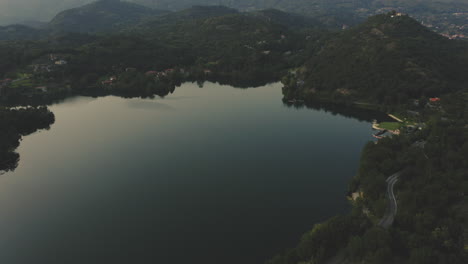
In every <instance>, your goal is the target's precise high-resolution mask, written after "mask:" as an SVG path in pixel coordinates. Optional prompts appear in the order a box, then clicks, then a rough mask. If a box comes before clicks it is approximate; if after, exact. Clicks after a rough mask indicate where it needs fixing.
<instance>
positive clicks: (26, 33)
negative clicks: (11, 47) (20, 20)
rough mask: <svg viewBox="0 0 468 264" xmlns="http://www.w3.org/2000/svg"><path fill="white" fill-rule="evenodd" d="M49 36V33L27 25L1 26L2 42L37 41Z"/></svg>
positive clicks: (0, 38) (0, 36)
mask: <svg viewBox="0 0 468 264" xmlns="http://www.w3.org/2000/svg"><path fill="white" fill-rule="evenodd" d="M46 35H47V31H45V30H39V29H35V28H32V27H28V26H25V25H18V24H16V25H9V26H5V27H1V26H0V40H36V39H39V38H42V37H44V36H46Z"/></svg>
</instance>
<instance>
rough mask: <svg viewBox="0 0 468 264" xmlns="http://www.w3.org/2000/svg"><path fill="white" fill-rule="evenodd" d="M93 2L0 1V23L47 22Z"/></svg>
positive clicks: (52, 0)
mask: <svg viewBox="0 0 468 264" xmlns="http://www.w3.org/2000/svg"><path fill="white" fill-rule="evenodd" d="M89 2H93V0H0V23H8V22H15V21H16V22H19V21H21V20H30V19H34V20H40V21H48V20H50V19H51V18H52V17H53V16H54V15H55V14H57V13H58V12H60V11H62V10H64V9H67V8H71V7H76V6H80V5H83V4H86V3H89Z"/></svg>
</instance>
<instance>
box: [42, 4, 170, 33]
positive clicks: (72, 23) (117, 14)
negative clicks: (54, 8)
mask: <svg viewBox="0 0 468 264" xmlns="http://www.w3.org/2000/svg"><path fill="white" fill-rule="evenodd" d="M165 13H167V11H162V10H155V9H151V8H148V7H144V6H140V5H137V4H133V3H128V2H121V1H120V0H100V1H97V2H94V3H91V4H88V5H84V6H82V7H79V8H74V9H70V10H66V11H63V12H61V13H59V14H58V15H57V16H55V17H54V19H52V21H51V22H50V23H49V27H50V28H51V29H52V30H54V31H69V32H82V33H97V32H109V31H118V30H120V29H122V28H124V27H127V26H130V25H133V24H137V23H139V22H141V21H142V20H143V19H145V18H148V17H152V16H157V15H161V14H165Z"/></svg>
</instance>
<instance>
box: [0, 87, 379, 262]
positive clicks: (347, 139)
mask: <svg viewBox="0 0 468 264" xmlns="http://www.w3.org/2000/svg"><path fill="white" fill-rule="evenodd" d="M281 97H282V95H281V85H280V84H273V85H268V86H265V87H260V88H255V89H247V90H242V89H235V88H232V87H229V86H219V85H216V84H211V83H207V84H206V85H205V87H204V88H202V89H200V88H198V87H197V86H196V85H195V84H184V85H183V86H182V87H180V88H177V89H176V91H175V93H174V94H173V95H170V96H168V97H167V98H165V99H154V100H150V99H122V98H118V97H112V96H110V97H104V98H97V99H93V98H87V97H77V98H72V99H69V100H67V101H65V102H62V103H60V104H56V105H52V106H51V107H50V108H51V110H52V111H53V112H54V113H55V115H56V122H55V124H54V125H53V126H52V128H51V129H50V130H49V131H40V132H38V133H35V134H33V135H30V136H27V137H25V138H24V140H23V142H22V143H21V146H20V148H19V149H18V152H19V153H20V155H21V160H20V164H19V166H18V168H17V170H16V171H15V172H12V173H7V174H5V175H3V176H1V177H0V263H7V264H31V263H39V264H40V263H47V264H55V263H61V264H75V263H76V264H98V263H99V264H104V263H109V264H115V263H132V264H133V263H135V264H139V263H161V264H186V263H195V264H198V263H200V264H220V263H223V264H240V263H242V264H254V263H263V261H264V260H265V259H266V258H268V257H270V256H272V255H274V254H276V253H278V252H279V251H281V250H282V249H284V248H287V247H292V246H294V245H295V244H296V242H297V241H298V239H299V238H300V236H301V234H302V233H304V232H306V231H307V230H309V229H310V228H311V227H312V226H313V224H314V223H316V222H319V221H322V220H325V219H326V218H328V217H330V216H333V215H336V214H339V213H345V212H346V211H347V210H348V209H349V207H348V204H347V201H346V199H345V194H346V190H347V184H348V182H349V180H350V178H351V177H352V176H353V175H354V174H355V173H356V170H357V166H358V160H359V156H360V151H361V149H362V147H363V146H364V144H365V143H366V142H367V141H369V140H371V139H372V138H371V129H370V124H369V123H368V122H361V121H358V120H356V119H352V118H346V117H343V116H340V115H332V114H330V113H326V112H324V111H317V110H311V109H294V108H288V107H286V106H284V105H283V103H282V102H281Z"/></svg>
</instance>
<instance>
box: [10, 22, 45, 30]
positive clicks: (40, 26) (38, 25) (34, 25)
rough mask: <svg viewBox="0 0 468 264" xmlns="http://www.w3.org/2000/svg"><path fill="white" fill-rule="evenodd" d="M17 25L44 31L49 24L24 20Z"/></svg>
mask: <svg viewBox="0 0 468 264" xmlns="http://www.w3.org/2000/svg"><path fill="white" fill-rule="evenodd" d="M18 24H20V25H23V26H27V27H30V28H35V29H46V28H47V26H48V25H49V23H47V22H41V21H35V20H26V21H22V22H19V23H18Z"/></svg>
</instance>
